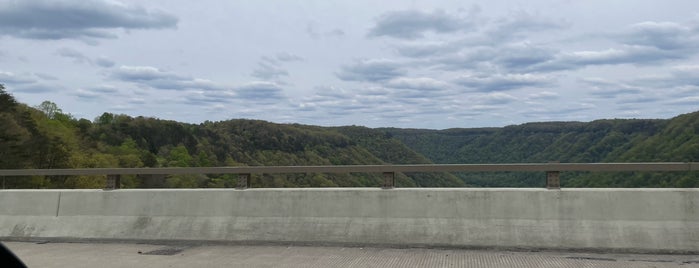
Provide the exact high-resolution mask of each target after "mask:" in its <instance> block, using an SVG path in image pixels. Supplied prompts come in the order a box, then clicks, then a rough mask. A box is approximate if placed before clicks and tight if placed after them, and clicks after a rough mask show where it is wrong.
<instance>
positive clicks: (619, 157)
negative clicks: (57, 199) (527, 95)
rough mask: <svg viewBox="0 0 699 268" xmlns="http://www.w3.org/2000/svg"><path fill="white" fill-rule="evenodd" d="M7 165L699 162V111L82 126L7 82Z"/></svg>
mask: <svg viewBox="0 0 699 268" xmlns="http://www.w3.org/2000/svg"><path fill="white" fill-rule="evenodd" d="M0 126H2V127H0V168H2V169H8V168H98V167H187V166H238V165H250V166H258V165H266V166H270V165H359V164H376V165H380V164H429V163H522V162H534V163H537V162H538V163H540V162H547V161H551V160H558V161H561V162H639V161H699V135H697V133H699V112H696V113H691V114H685V115H680V116H678V117H676V118H673V119H670V120H641V119H634V120H621V119H614V120H597V121H593V122H589V123H582V122H546V123H527V124H522V125H517V126H507V127H503V128H473V129H447V130H424V129H397V128H379V129H371V128H366V127H360V126H346V127H319V126H309V125H300V124H275V123H270V122H265V121H260V120H243V119H235V120H227V121H220V122H210V121H207V122H204V123H201V124H187V123H180V122H176V121H170V120H161V119H156V118H148V117H140V116H139V117H131V116H127V115H120V114H111V113H104V114H102V115H101V116H99V117H97V118H95V119H94V120H87V119H76V118H73V117H72V116H71V115H70V114H66V113H63V112H62V111H61V109H59V108H58V107H57V106H56V105H55V104H54V103H52V102H50V101H46V102H44V103H42V104H41V105H39V106H37V107H29V106H27V105H25V104H22V103H19V102H17V101H16V100H15V99H14V97H13V96H12V95H11V94H9V93H7V92H6V91H5V90H4V88H3V87H2V86H1V85H0ZM671 175H672V176H668V174H667V173H664V174H654V173H638V174H635V173H613V174H605V173H573V172H566V173H563V177H562V180H563V181H562V183H563V185H564V186H584V187H641V186H643V187H699V177H698V174H696V172H695V173H681V172H680V173H674V174H671ZM396 179H397V185H398V186H399V187H459V186H461V187H463V186H527V187H532V186H542V185H543V174H540V173H454V174H450V173H409V174H397V177H396ZM251 181H252V184H253V187H335V186H341V187H347V186H350V187H377V186H379V185H381V182H382V178H381V174H354V173H352V174H288V175H264V176H259V175H255V176H253V177H252V179H251ZM2 183H3V184H2V185H3V187H5V188H99V187H102V186H103V183H104V178H103V177H100V176H92V177H90V176H54V177H43V176H36V177H30V178H3V182H2ZM235 183H236V179H235V178H234V176H232V175H222V174H199V175H174V176H166V177H153V176H124V177H123V178H122V184H123V187H127V188H138V187H148V188H159V187H189V188H191V187H234V186H235Z"/></svg>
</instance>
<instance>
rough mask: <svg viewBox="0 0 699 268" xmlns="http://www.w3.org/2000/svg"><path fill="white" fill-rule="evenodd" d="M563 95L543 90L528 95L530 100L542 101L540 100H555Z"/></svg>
mask: <svg viewBox="0 0 699 268" xmlns="http://www.w3.org/2000/svg"><path fill="white" fill-rule="evenodd" d="M560 97H561V95H560V94H558V93H556V92H551V91H541V92H537V93H533V94H529V96H527V99H528V100H533V101H540V100H555V99H559V98H560Z"/></svg>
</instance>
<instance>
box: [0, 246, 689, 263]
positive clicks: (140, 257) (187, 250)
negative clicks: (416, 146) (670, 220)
mask: <svg viewBox="0 0 699 268" xmlns="http://www.w3.org/2000/svg"><path fill="white" fill-rule="evenodd" d="M5 245H6V246H7V247H9V248H10V249H11V250H13V251H14V252H15V254H17V255H18V256H19V257H20V258H21V259H22V260H23V261H24V262H25V264H27V265H28V266H29V267H699V256H695V255H643V254H593V253H567V252H509V251H485V250H460V249H422V248H419V249H415V248H412V249H395V248H348V247H318V246H281V245H257V246H250V245H188V244H170V245H154V244H128V243H118V244H117V243H29V242H6V243H5Z"/></svg>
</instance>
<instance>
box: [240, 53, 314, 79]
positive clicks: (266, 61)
mask: <svg viewBox="0 0 699 268" xmlns="http://www.w3.org/2000/svg"><path fill="white" fill-rule="evenodd" d="M303 60H304V59H303V58H302V57H300V56H298V55H295V54H291V53H288V52H280V53H277V55H275V56H274V57H266V56H265V57H262V58H261V59H260V60H259V61H258V62H257V68H255V69H254V70H253V71H252V73H251V74H250V75H251V76H252V77H256V78H259V79H262V80H267V81H274V82H276V83H280V84H283V83H284V82H282V81H281V78H282V77H283V76H289V71H287V70H286V69H285V68H284V66H283V65H284V63H287V62H296V61H303Z"/></svg>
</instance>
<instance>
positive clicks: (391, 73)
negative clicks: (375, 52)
mask: <svg viewBox="0 0 699 268" xmlns="http://www.w3.org/2000/svg"><path fill="white" fill-rule="evenodd" d="M401 67H402V65H401V64H400V63H399V62H397V61H393V60H388V59H368V60H359V61H355V62H354V63H353V64H351V65H345V66H342V67H341V68H340V72H339V73H336V76H337V77H338V78H340V79H341V80H344V81H367V82H378V81H385V80H390V79H392V78H395V77H398V76H401V75H403V74H404V73H405V71H403V70H401Z"/></svg>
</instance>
